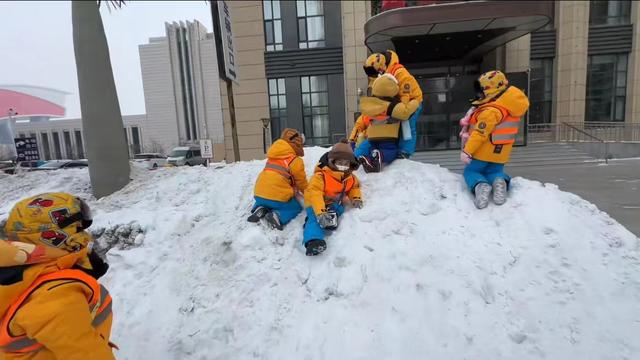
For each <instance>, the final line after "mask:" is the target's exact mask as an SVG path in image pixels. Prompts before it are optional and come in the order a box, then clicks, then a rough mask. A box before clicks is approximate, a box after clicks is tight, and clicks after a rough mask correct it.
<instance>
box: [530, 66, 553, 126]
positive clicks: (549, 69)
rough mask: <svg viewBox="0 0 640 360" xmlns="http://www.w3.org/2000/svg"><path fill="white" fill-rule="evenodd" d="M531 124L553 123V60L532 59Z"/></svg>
mask: <svg viewBox="0 0 640 360" xmlns="http://www.w3.org/2000/svg"><path fill="white" fill-rule="evenodd" d="M530 76H531V78H530V83H529V86H530V89H531V90H530V91H531V92H530V96H529V100H530V102H531V105H530V107H529V124H548V123H551V122H552V121H551V117H552V107H551V104H552V101H553V58H544V59H531V74H530Z"/></svg>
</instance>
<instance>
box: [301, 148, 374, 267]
mask: <svg viewBox="0 0 640 360" xmlns="http://www.w3.org/2000/svg"><path fill="white" fill-rule="evenodd" d="M323 157H324V156H323ZM358 167H359V164H358V162H357V161H356V158H355V156H354V155H353V151H352V150H351V147H350V146H349V144H348V143H347V142H346V140H345V141H344V142H339V143H337V144H335V145H334V146H333V148H332V149H331V151H329V153H328V154H327V157H326V162H324V163H323V161H322V160H321V162H320V163H319V164H318V166H317V167H316V168H315V171H314V174H313V176H312V177H311V180H310V181H309V186H308V187H307V190H306V191H305V192H304V202H305V207H306V208H307V210H306V211H307V219H306V221H305V224H304V234H303V245H304V246H305V248H306V249H307V251H306V254H307V256H315V255H318V254H320V253H322V252H323V251H324V250H325V249H326V248H327V243H326V241H325V240H324V236H325V234H324V230H325V229H326V230H335V229H336V228H337V227H338V217H340V216H341V215H342V214H343V213H344V205H343V200H344V199H345V198H348V199H349V200H350V202H351V205H352V206H353V207H355V208H358V209H359V208H361V207H362V194H361V193H360V183H359V182H358V179H357V178H356V176H355V175H353V171H355V170H357V169H358Z"/></svg>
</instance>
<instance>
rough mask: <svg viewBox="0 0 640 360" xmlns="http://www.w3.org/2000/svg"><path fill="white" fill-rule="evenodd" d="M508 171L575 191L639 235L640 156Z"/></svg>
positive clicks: (519, 168) (511, 173) (514, 174)
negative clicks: (598, 162)
mask: <svg viewBox="0 0 640 360" xmlns="http://www.w3.org/2000/svg"><path fill="white" fill-rule="evenodd" d="M507 172H508V173H509V175H511V176H522V177H524V178H528V179H534V180H538V181H542V182H549V183H554V184H556V185H558V186H559V187H560V189H561V190H563V191H569V192H572V193H575V194H577V195H579V196H581V197H582V198H584V199H586V200H588V201H590V202H592V203H593V204H595V205H596V206H598V208H599V209H600V210H602V211H604V212H606V213H608V214H609V215H611V217H613V218H614V219H616V220H617V221H618V222H620V223H621V224H622V225H624V226H625V227H626V228H627V229H629V231H631V232H632V233H634V234H635V235H636V236H639V237H640V190H639V189H640V159H628V160H612V161H609V164H608V165H606V164H594V165H567V166H563V167H560V166H554V167H547V168H545V167H531V168H526V167H518V168H513V169H508V166H507Z"/></svg>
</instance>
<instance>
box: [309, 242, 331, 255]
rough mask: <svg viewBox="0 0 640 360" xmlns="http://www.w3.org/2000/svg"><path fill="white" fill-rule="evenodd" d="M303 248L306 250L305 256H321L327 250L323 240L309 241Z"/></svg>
mask: <svg viewBox="0 0 640 360" xmlns="http://www.w3.org/2000/svg"><path fill="white" fill-rule="evenodd" d="M304 247H305V248H307V256H316V255H320V254H322V252H324V251H325V250H326V249H327V242H326V241H324V240H309V242H307V243H306V244H304Z"/></svg>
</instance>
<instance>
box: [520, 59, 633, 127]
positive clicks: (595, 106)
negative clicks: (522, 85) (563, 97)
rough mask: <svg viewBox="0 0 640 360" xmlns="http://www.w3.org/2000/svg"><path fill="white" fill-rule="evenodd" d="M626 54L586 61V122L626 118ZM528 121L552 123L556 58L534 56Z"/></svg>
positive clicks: (532, 122)
mask: <svg viewBox="0 0 640 360" xmlns="http://www.w3.org/2000/svg"><path fill="white" fill-rule="evenodd" d="M627 58H628V55H627V54H610V55H591V56H589V57H588V60H587V90H586V104H585V106H586V107H585V121H624V113H625V102H626V94H627V61H628V59H627ZM530 86H531V88H530V98H531V108H530V111H529V123H531V124H543V123H550V122H551V119H552V112H551V104H552V101H553V97H552V89H553V59H552V58H548V59H532V60H531V79H530Z"/></svg>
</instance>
